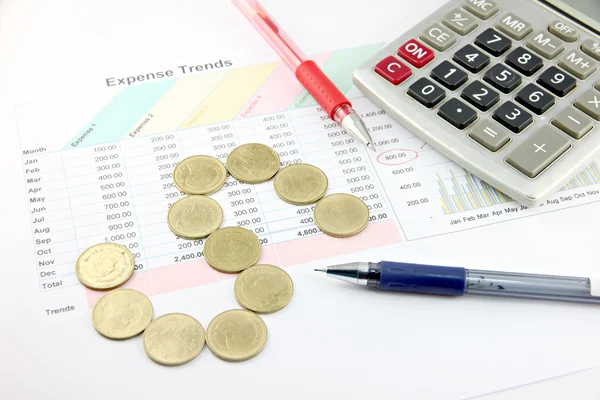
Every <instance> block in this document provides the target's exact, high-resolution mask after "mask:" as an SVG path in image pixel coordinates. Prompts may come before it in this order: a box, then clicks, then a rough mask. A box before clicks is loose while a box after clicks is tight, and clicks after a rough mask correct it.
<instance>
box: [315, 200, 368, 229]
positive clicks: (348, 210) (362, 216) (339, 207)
mask: <svg viewBox="0 0 600 400" xmlns="http://www.w3.org/2000/svg"><path fill="white" fill-rule="evenodd" d="M315 223H316V224H317V226H318V227H319V229H320V230H321V231H323V232H325V233H326V234H328V235H330V236H335V237H342V238H343V237H350V236H354V235H356V234H358V233H360V232H362V230H363V229H365V228H366V227H367V224H368V223H369V208H368V207H367V205H366V204H365V203H364V202H363V201H362V200H361V199H359V198H358V197H356V196H352V195H350V194H345V193H336V194H331V195H329V196H326V197H323V198H322V199H321V200H320V201H319V202H318V203H317V205H316V206H315Z"/></svg>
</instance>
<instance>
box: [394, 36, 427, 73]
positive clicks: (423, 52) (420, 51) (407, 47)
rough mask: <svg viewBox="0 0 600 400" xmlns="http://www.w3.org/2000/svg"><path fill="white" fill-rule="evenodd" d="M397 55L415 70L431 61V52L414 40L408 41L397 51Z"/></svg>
mask: <svg viewBox="0 0 600 400" xmlns="http://www.w3.org/2000/svg"><path fill="white" fill-rule="evenodd" d="M398 55H399V56H400V57H402V58H404V59H405V60H406V61H408V62H409V63H411V64H412V65H414V66H415V67H417V68H421V67H423V66H425V65H426V64H427V63H428V62H430V61H431V60H433V57H434V54H433V50H431V49H430V48H429V47H425V46H423V45H422V44H421V43H419V42H417V41H416V40H415V39H410V40H409V41H408V42H406V43H404V44H403V45H402V46H400V48H399V49H398Z"/></svg>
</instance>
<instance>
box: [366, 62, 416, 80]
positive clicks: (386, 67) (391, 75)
mask: <svg viewBox="0 0 600 400" xmlns="http://www.w3.org/2000/svg"><path fill="white" fill-rule="evenodd" d="M375 72H377V73H378V74H379V75H381V76H383V77H384V78H385V79H387V80H388V81H389V82H391V83H392V84H394V85H399V84H400V83H402V82H404V81H405V80H406V79H408V77H409V76H411V75H412V71H411V70H410V68H408V67H407V66H406V65H404V64H403V63H402V62H400V60H398V59H397V58H396V57H392V56H389V57H386V58H384V59H383V60H381V61H379V62H378V63H377V65H376V66H375Z"/></svg>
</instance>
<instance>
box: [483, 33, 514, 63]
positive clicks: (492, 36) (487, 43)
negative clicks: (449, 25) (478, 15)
mask: <svg viewBox="0 0 600 400" xmlns="http://www.w3.org/2000/svg"><path fill="white" fill-rule="evenodd" d="M475 44H476V45H477V46H479V47H481V48H482V49H484V50H485V51H487V52H488V53H490V54H491V55H493V56H496V57H498V56H500V55H502V54H504V53H505V52H506V51H507V50H508V49H510V47H511V46H512V42H511V41H510V39H509V38H507V37H506V36H504V35H502V34H500V33H498V32H496V31H495V30H493V29H492V28H489V29H486V30H485V31H483V33H482V34H481V35H479V36H477V39H475Z"/></svg>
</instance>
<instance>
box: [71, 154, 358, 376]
mask: <svg viewBox="0 0 600 400" xmlns="http://www.w3.org/2000/svg"><path fill="white" fill-rule="evenodd" d="M279 166H280V159H279V154H277V152H276V151H274V150H273V149H272V148H270V147H269V146H266V145H263V144H259V143H250V144H244V145H241V146H239V147H237V148H235V149H234V150H232V151H231V153H230V154H229V156H228V158H227V167H225V165H223V163H222V162H221V161H219V160H217V159H216V158H214V157H210V156H205V155H197V156H192V157H188V158H186V159H184V160H183V161H181V162H180V163H178V164H177V166H176V167H175V170H174V171H173V179H174V181H175V185H176V186H177V188H178V189H179V190H181V191H182V192H183V193H185V194H187V196H186V197H183V198H182V199H180V200H178V201H177V202H175V203H174V204H173V205H172V206H171V207H170V208H169V211H168V213H167V224H168V226H169V228H170V229H171V231H173V233H175V234H176V235H177V236H179V237H181V238H184V239H192V240H195V239H204V238H207V239H206V242H205V243H204V258H205V260H206V262H207V263H208V265H210V266H211V267H212V268H214V269H216V270H218V271H221V272H225V273H240V274H239V275H238V277H237V279H236V281H235V285H234V296H235V299H236V301H237V302H238V303H239V304H240V306H242V307H243V309H235V310H228V311H225V312H222V313H221V314H219V315H217V316H216V317H215V318H214V319H213V320H212V321H211V322H210V324H209V325H208V328H207V330H206V332H205V331H204V328H203V327H202V325H201V324H200V323H199V322H198V321H197V320H196V319H194V318H193V317H191V316H189V315H186V314H179V313H173V314H166V315H163V316H161V317H159V318H157V319H155V320H152V317H153V315H152V314H153V309H152V304H151V303H150V300H149V299H148V297H146V296H145V295H144V294H142V293H140V292H138V291H136V290H132V289H116V290H113V291H111V292H109V293H108V294H106V295H104V296H103V297H102V298H101V299H100V300H99V301H98V302H97V303H96V305H95V306H94V309H93V310H92V323H93V325H94V328H95V329H96V330H97V331H98V332H99V333H100V334H102V335H103V336H105V337H107V338H109V339H115V340H124V339H129V338H132V337H134V336H137V335H139V334H140V333H142V332H144V334H143V338H142V343H143V347H144V351H145V352H146V354H147V355H148V357H149V358H150V359H152V360H153V361H155V362H157V363H159V364H163V365H169V366H173V365H180V364H184V363H187V362H189V361H191V360H193V359H194V358H196V357H197V356H198V355H199V354H200V352H201V351H202V349H203V348H204V344H205V343H206V344H207V345H208V347H209V349H210V350H211V351H212V353H214V354H215V355H216V356H217V357H219V358H221V359H223V360H226V361H244V360H248V359H250V358H252V357H255V356H256V355H258V354H259V353H260V352H261V351H262V349H263V348H264V347H265V344H266V342H267V326H266V324H265V323H264V321H263V320H262V318H261V317H260V316H259V315H257V314H267V313H273V312H276V311H279V310H281V309H282V308H284V307H285V306H286V305H287V304H288V303H289V302H290V300H291V299H292V295H293V292H294V285H293V282H292V279H291V278H290V276H289V275H288V274H287V273H286V272H285V271H284V270H283V269H281V268H279V267H276V266H274V265H268V264H258V265H257V263H258V261H259V259H260V255H261V243H260V240H259V239H258V237H257V236H256V234H254V232H252V231H250V230H248V229H245V228H240V227H225V228H221V224H222V223H223V209H222V208H221V206H220V205H219V203H218V202H217V201H215V200H214V199H212V198H210V197H208V195H210V194H214V193H216V192H217V191H218V190H219V189H221V188H222V187H223V186H224V185H225V181H226V179H227V173H228V172H229V174H230V175H231V176H232V177H233V178H235V179H237V180H238V181H240V182H244V183H248V184H256V183H262V182H266V181H268V180H270V179H272V178H274V182H273V185H274V189H275V192H276V193H277V195H278V196H279V198H281V199H282V200H283V201H285V202H287V203H289V204H292V205H297V206H298V205H301V206H305V205H309V204H314V203H316V206H315V208H314V217H315V223H316V225H317V226H318V228H319V229H320V230H321V231H322V232H324V233H325V234H328V235H330V236H334V237H338V238H345V237H350V236H353V235H356V234H358V233H360V232H361V231H362V230H364V229H365V228H366V226H367V224H368V222H369V209H368V208H367V206H366V204H365V203H364V202H363V201H362V200H360V199H359V198H357V197H355V196H352V195H349V194H343V193H337V194H331V195H328V196H326V193H327V188H328V180H327V176H326V175H325V173H323V171H321V170H320V169H319V168H317V167H315V166H313V165H309V164H293V165H290V166H287V167H285V168H283V169H282V170H279ZM133 269H134V260H133V256H132V255H131V252H129V250H128V249H127V248H125V247H123V246H121V245H118V244H115V243H101V244H98V245H95V246H92V247H90V248H89V249H87V250H85V251H84V252H83V253H82V254H81V255H80V257H79V259H78V260H77V264H76V273H77V277H78V278H79V280H80V281H81V283H83V284H84V285H85V286H87V287H88V288H90V289H93V290H109V289H114V288H117V287H119V286H121V285H122V284H124V283H125V282H126V281H127V280H128V279H129V278H130V277H131V276H132V275H133ZM173 343H176V344H177V345H176V346H172V345H170V344H173Z"/></svg>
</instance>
